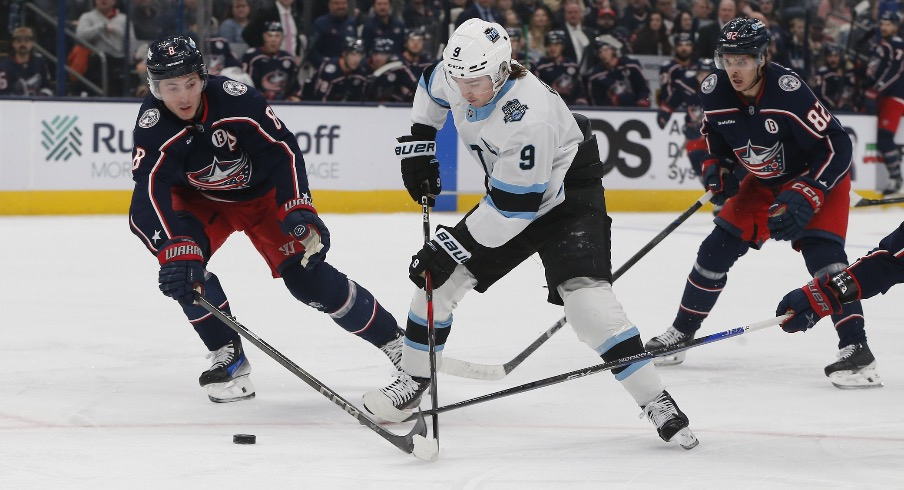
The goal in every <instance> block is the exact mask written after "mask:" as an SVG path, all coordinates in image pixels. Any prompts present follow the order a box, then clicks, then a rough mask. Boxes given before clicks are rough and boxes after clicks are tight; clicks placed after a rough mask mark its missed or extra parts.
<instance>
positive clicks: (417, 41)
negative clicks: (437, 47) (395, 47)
mask: <svg viewBox="0 0 904 490" xmlns="http://www.w3.org/2000/svg"><path fill="white" fill-rule="evenodd" d="M400 60H401V61H402V63H405V65H406V66H407V67H408V69H409V70H411V73H412V74H414V77H415V79H420V78H421V73H423V71H424V69H425V68H427V67H428V66H430V65H432V64H433V62H434V61H436V60H434V59H433V57H432V56H430V55H429V54H428V53H427V52H426V51H425V50H424V31H423V30H421V29H415V30H413V31H409V32H408V36H407V38H406V39H405V49H404V50H403V51H402V56H401V58H400Z"/></svg>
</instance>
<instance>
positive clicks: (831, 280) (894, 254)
mask: <svg viewBox="0 0 904 490" xmlns="http://www.w3.org/2000/svg"><path fill="white" fill-rule="evenodd" d="M902 282H904V223H901V224H900V225H899V226H898V229H896V230H895V231H893V232H891V233H890V234H889V235H888V236H886V237H885V238H883V239H882V240H881V241H880V242H879V246H878V247H877V248H875V249H873V250H872V251H871V252H870V253H869V254H867V255H866V256H864V257H861V258H860V259H858V260H857V261H856V262H854V263H853V264H851V265H850V266H849V267H847V268H846V269H844V270H843V271H841V272H838V273H837V274H831V275H830V274H825V275H823V276H820V277H815V278H813V280H811V281H810V282H808V283H807V284H805V285H804V286H803V287H802V288H800V289H795V290H793V291H791V292H789V293H788V294H786V295H785V297H784V298H782V300H781V301H780V302H779V304H778V307H777V308H776V310H775V314H776V316H778V315H784V314H786V313H790V314H791V317H790V318H788V319H787V320H784V321H783V322H782V328H783V329H784V330H785V331H786V332H792V333H793V332H802V331H805V330H807V329H808V328H810V327H812V326H813V325H815V324H816V322H818V321H819V320H820V319H821V318H823V317H825V316H828V315H835V314H840V313H842V312H843V311H844V309H845V308H847V307H848V305H849V304H851V303H854V302H859V301H860V300H862V299H867V298H872V297H873V296H875V295H877V294H879V293H882V294H885V293H886V292H888V290H889V289H890V288H891V287H892V286H894V285H895V284H900V283H902ZM857 368H858V365H857V363H856V362H855V360H850V359H849V360H848V366H846V369H848V370H850V371H854V370H856V369H857Z"/></svg>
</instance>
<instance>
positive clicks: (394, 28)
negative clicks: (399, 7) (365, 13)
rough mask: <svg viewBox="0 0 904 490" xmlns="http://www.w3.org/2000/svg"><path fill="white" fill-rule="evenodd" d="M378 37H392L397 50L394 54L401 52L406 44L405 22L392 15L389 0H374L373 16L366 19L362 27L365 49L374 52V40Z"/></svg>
mask: <svg viewBox="0 0 904 490" xmlns="http://www.w3.org/2000/svg"><path fill="white" fill-rule="evenodd" d="M377 38H381V39H391V40H392V45H393V46H394V49H395V50H396V51H395V52H394V53H392V54H394V55H399V54H401V52H402V51H401V50H402V46H404V45H405V24H403V23H402V21H400V20H399V19H396V18H395V17H393V15H392V4H390V3H389V0H374V7H373V16H372V17H367V18H366V19H364V25H363V27H362V29H361V40H362V41H364V49H365V50H367V51H368V52H372V51H373V49H374V40H375V39H377Z"/></svg>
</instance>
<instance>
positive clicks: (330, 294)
mask: <svg viewBox="0 0 904 490" xmlns="http://www.w3.org/2000/svg"><path fill="white" fill-rule="evenodd" d="M282 279H283V281H284V282H285V283H286V287H287V288H288V289H289V292H290V293H292V296H295V298H296V299H298V300H299V301H301V302H303V303H304V304H306V305H308V306H311V307H313V308H316V309H317V310H319V311H322V312H324V313H327V314H328V315H330V318H332V319H333V321H334V322H336V323H337V324H338V325H339V326H340V327H342V328H343V329H345V330H346V331H348V332H349V333H352V334H354V335H357V336H359V337H361V338H362V339H364V340H366V341H368V342H370V343H371V344H373V345H376V346H381V345H383V344H385V343H386V342H389V341H390V340H392V339H393V338H394V337H395V334H396V331H397V330H398V328H399V327H398V323H397V322H396V321H395V318H393V317H392V315H390V314H389V312H388V311H386V310H385V309H384V308H383V307H382V306H380V304H379V303H378V302H377V300H376V299H375V298H374V296H373V295H372V294H370V291H368V290H367V289H364V288H363V287H362V286H360V285H358V284H357V283H355V282H354V281H352V280H350V279H349V278H348V277H346V275H345V274H343V273H342V272H339V271H338V270H337V269H336V268H335V267H333V266H332V265H330V264H328V263H326V262H320V263H318V264H316V265H314V266H311V267H309V268H304V267H301V266H300V265H293V266H289V267H286V268H285V270H283V271H282Z"/></svg>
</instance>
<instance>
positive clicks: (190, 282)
mask: <svg viewBox="0 0 904 490" xmlns="http://www.w3.org/2000/svg"><path fill="white" fill-rule="evenodd" d="M157 260H158V261H159V262H160V273H159V274H158V276H157V282H158V283H159V285H160V291H161V292H162V293H163V294H165V295H166V296H169V297H170V298H173V299H174V300H176V301H178V302H179V303H181V304H182V305H184V306H188V305H191V304H193V303H194V302H195V289H197V288H201V292H202V294H203V290H204V255H203V253H202V252H201V247H200V246H198V244H197V243H195V241H194V240H192V239H191V238H189V237H184V236H178V237H174V238H172V239H171V240H167V241H166V242H165V243H164V244H163V247H161V249H160V253H158V254H157Z"/></svg>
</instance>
